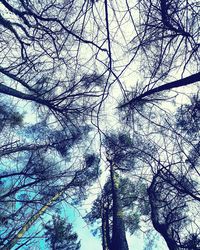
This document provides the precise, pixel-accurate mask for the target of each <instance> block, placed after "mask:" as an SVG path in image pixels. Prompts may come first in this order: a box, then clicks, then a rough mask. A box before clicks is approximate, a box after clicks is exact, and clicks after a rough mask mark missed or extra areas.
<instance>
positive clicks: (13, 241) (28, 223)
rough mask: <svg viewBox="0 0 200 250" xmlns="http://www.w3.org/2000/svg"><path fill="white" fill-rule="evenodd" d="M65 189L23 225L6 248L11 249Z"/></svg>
mask: <svg viewBox="0 0 200 250" xmlns="http://www.w3.org/2000/svg"><path fill="white" fill-rule="evenodd" d="M64 192H65V190H62V191H60V192H59V193H57V194H56V195H54V196H53V197H52V198H51V199H50V201H48V202H47V203H46V204H45V205H44V206H43V207H42V208H41V209H40V210H39V211H38V212H37V213H36V214H34V215H33V216H32V217H31V218H30V219H29V220H28V221H27V222H26V223H25V224H24V225H23V227H22V229H21V230H20V231H19V232H18V233H17V234H16V235H15V236H14V237H13V238H12V239H11V240H10V241H9V242H8V243H7V244H6V245H5V246H4V248H3V249H4V250H10V249H12V247H14V246H15V244H16V243H17V242H18V240H20V239H21V238H22V237H23V236H24V234H25V233H26V232H27V231H28V230H29V228H30V227H31V226H32V225H33V224H34V223H35V222H36V220H37V219H38V218H39V217H40V216H41V215H42V214H43V213H44V212H45V211H46V210H47V209H48V208H49V207H50V206H51V205H52V204H53V203H54V202H55V201H56V200H58V199H59V198H60V197H61V196H62V194H63V193H64Z"/></svg>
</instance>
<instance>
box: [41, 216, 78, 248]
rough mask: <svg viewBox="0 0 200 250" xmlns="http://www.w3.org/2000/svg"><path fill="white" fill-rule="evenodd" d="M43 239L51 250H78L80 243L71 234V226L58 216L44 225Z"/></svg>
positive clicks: (74, 234) (75, 236)
mask: <svg viewBox="0 0 200 250" xmlns="http://www.w3.org/2000/svg"><path fill="white" fill-rule="evenodd" d="M44 229H45V235H44V236H45V238H46V241H47V242H48V244H49V246H50V247H51V249H53V250H59V249H61V250H78V249H80V246H81V245H80V241H78V235H77V234H76V233H74V232H73V228H72V224H70V223H67V221H66V219H64V218H61V217H60V216H59V215H55V216H52V220H51V221H49V222H48V223H46V224H44Z"/></svg>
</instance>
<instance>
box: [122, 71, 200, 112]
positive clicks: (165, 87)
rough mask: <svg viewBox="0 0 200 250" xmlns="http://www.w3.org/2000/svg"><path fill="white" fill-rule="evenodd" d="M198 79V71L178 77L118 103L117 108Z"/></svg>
mask: <svg viewBox="0 0 200 250" xmlns="http://www.w3.org/2000/svg"><path fill="white" fill-rule="evenodd" d="M198 81H200V72H199V73H196V74H194V75H191V76H188V77H185V78H182V79H179V80H177V81H174V82H169V83H166V84H163V85H161V86H159V87H157V88H153V89H150V90H148V91H146V92H144V93H142V94H140V95H138V96H136V97H134V98H133V99H131V100H130V101H128V102H126V103H124V104H122V105H120V106H119V108H125V107H127V106H131V105H132V104H134V103H136V102H137V101H140V100H142V98H144V97H147V96H150V95H152V94H155V93H159V92H162V91H165V90H170V89H173V88H178V87H183V86H186V85H189V84H193V83H195V82H198Z"/></svg>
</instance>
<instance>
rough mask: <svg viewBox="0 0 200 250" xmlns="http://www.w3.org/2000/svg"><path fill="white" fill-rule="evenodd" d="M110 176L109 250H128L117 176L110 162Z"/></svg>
mask: <svg viewBox="0 0 200 250" xmlns="http://www.w3.org/2000/svg"><path fill="white" fill-rule="evenodd" d="M110 176H111V186H112V199H113V230H112V244H111V250H128V243H127V240H126V233H125V226H124V221H123V212H122V205H121V200H120V196H119V190H118V189H119V176H118V175H117V174H116V173H115V170H114V164H113V163H112V162H110Z"/></svg>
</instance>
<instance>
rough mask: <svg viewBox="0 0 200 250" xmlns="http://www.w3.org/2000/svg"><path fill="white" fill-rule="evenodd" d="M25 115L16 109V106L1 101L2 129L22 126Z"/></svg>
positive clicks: (0, 121) (0, 118)
mask: <svg viewBox="0 0 200 250" xmlns="http://www.w3.org/2000/svg"><path fill="white" fill-rule="evenodd" d="M22 123H23V115H22V114H20V113H19V112H17V111H16V110H15V108H14V107H11V106H8V104H7V103H4V102H1V103H0V124H1V129H2V128H3V127H11V128H14V127H16V126H22Z"/></svg>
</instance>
